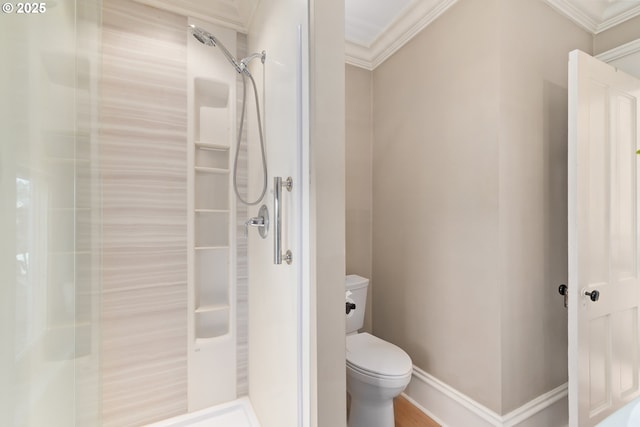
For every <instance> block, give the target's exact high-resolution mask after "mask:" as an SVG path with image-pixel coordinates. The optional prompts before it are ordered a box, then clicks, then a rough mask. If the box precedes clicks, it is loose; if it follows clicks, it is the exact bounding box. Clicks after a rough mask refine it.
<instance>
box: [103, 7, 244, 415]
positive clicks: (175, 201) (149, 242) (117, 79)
mask: <svg viewBox="0 0 640 427" xmlns="http://www.w3.org/2000/svg"><path fill="white" fill-rule="evenodd" d="M186 22H187V21H186V18H185V17H181V16H178V15H174V14H171V13H167V12H163V11H159V10H156V9H153V8H150V7H147V6H143V5H139V4H136V3H133V2H131V1H125V0H104V2H103V29H102V43H103V45H102V50H103V58H102V70H101V81H100V95H101V106H100V119H99V120H100V124H101V127H100V165H101V166H100V173H101V184H102V202H103V211H102V223H103V231H102V233H103V235H102V238H103V248H102V288H103V290H102V295H101V313H102V314H101V329H102V331H101V335H102V338H101V340H102V341H101V352H102V353H101V358H102V385H101V386H102V419H103V425H104V426H105V427H108V426H123V425H139V424H145V423H148V422H152V421H157V420H162V419H165V418H169V417H172V416H175V415H180V414H182V413H185V412H186V411H187V188H186V186H187V167H186V163H187V115H186V114H187V113H186V112H187V88H186V79H187V70H186V40H187V39H186V38H187V36H188V33H187V31H186V27H187V25H186ZM238 42H239V44H238V46H239V47H238V48H239V50H240V49H244V50H246V37H245V36H239V38H238ZM238 94H239V95H238V96H241V93H240V91H238ZM240 164H241V166H244V167H246V152H244V153H243V152H241V153H240ZM243 170H244V169H243ZM239 181H240V184H241V191H246V178H244V177H241V179H240V180H239ZM237 214H238V215H237V221H236V223H237V227H238V233H237V235H238V242H237V243H238V245H237V250H238V253H237V256H238V271H237V277H238V289H237V298H238V302H237V303H238V306H237V311H238V317H239V319H238V324H237V332H238V344H237V345H238V377H237V381H238V385H237V390H238V394H239V395H243V394H246V393H247V311H248V310H247V305H248V301H247V283H248V278H247V258H246V257H247V255H246V254H247V248H246V239H245V238H244V234H243V231H244V230H243V229H241V227H242V224H243V218H244V217H245V216H246V208H245V207H241V206H239V207H238V212H237Z"/></svg>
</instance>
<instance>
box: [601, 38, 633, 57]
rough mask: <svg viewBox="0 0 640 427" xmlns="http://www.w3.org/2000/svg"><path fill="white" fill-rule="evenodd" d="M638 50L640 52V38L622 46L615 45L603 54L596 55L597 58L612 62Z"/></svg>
mask: <svg viewBox="0 0 640 427" xmlns="http://www.w3.org/2000/svg"><path fill="white" fill-rule="evenodd" d="M638 52H640V39H636V40H633V41H630V42H629V43H625V44H623V45H622V46H618V47H614V48H613V49H610V50H608V51H606V52H602V53H601V54H599V55H596V58H597V59H599V60H600V61H602V62H611V61H615V60H616V59H620V58H624V57H625V56H628V55H633V54H634V53H638Z"/></svg>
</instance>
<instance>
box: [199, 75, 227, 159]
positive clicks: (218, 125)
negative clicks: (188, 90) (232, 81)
mask: <svg viewBox="0 0 640 427" xmlns="http://www.w3.org/2000/svg"><path fill="white" fill-rule="evenodd" d="M194 85H195V87H194V101H195V105H196V115H195V117H194V118H195V121H196V122H195V129H194V130H195V140H196V143H205V144H212V145H217V144H221V145H225V146H227V147H228V145H229V114H230V109H229V85H228V84H226V83H222V82H219V81H216V80H211V79H205V78H202V77H196V78H195V81H194Z"/></svg>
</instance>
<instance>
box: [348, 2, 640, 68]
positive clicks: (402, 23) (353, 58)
mask: <svg viewBox="0 0 640 427" xmlns="http://www.w3.org/2000/svg"><path fill="white" fill-rule="evenodd" d="M457 1H458V0H429V1H427V0H414V1H413V2H411V4H410V5H409V6H407V8H406V9H405V10H404V11H403V12H402V14H401V15H400V16H399V17H398V18H397V19H396V20H394V22H393V23H392V24H391V25H389V27H387V28H386V29H385V30H384V31H383V32H382V33H381V35H380V36H379V37H378V38H377V39H376V40H375V41H374V42H373V43H372V44H371V45H369V46H362V45H359V44H355V43H352V42H349V41H347V42H346V43H345V62H346V63H347V64H350V65H354V66H356V67H360V68H364V69H366V70H370V71H371V70H374V69H375V68H376V67H378V66H379V65H380V64H382V63H383V62H384V61H385V60H386V59H387V58H389V57H390V56H391V55H393V54H394V53H395V52H396V51H397V50H398V49H400V48H401V47H402V46H404V45H405V44H406V43H407V42H408V41H409V40H411V39H412V38H413V37H415V36H416V35H417V34H418V33H419V32H420V31H422V30H423V29H425V28H426V27H427V26H428V25H429V24H431V23H432V22H433V21H435V20H436V19H438V17H440V15H442V14H443V13H444V12H446V11H447V10H448V9H449V8H450V7H451V6H453V5H454V4H455V3H456V2H457ZM544 1H545V3H547V4H548V5H549V6H550V7H551V8H553V9H554V10H556V11H557V12H559V13H560V14H562V15H564V16H566V17H567V18H569V19H570V20H571V21H573V22H574V23H575V24H577V25H578V26H580V27H582V28H583V29H585V30H587V31H589V32H590V33H592V34H598V33H601V32H603V31H606V30H608V29H610V28H612V27H615V26H616V25H618V24H621V23H622V22H625V21H627V20H629V19H631V18H635V17H636V16H640V5H638V6H636V7H634V8H632V9H629V10H628V11H626V12H624V13H621V14H619V15H616V16H614V17H612V18H610V19H608V20H606V21H604V22H601V23H598V22H596V21H595V20H594V19H593V18H591V17H590V16H589V15H587V14H586V13H585V12H583V11H582V10H581V9H579V8H578V7H576V6H575V5H574V4H573V3H571V2H569V1H568V0H544Z"/></svg>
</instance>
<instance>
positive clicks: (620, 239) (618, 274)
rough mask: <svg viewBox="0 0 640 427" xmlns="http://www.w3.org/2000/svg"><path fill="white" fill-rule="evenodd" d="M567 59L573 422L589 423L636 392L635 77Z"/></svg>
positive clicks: (638, 89) (638, 93)
mask: <svg viewBox="0 0 640 427" xmlns="http://www.w3.org/2000/svg"><path fill="white" fill-rule="evenodd" d="M569 58H570V59H569V165H568V167H569V177H568V178H569V179H568V182H569V207H568V210H569V313H568V314H569V425H570V426H571V427H578V426H579V427H588V426H593V425H595V424H596V423H598V422H599V421H601V420H602V419H604V418H605V417H606V416H607V415H609V414H610V413H612V412H614V411H615V410H616V409H618V408H620V407H621V406H624V404H625V403H626V402H628V401H630V400H631V399H633V398H634V397H637V396H638V395H639V394H640V393H639V367H640V363H639V361H640V349H639V345H638V344H639V337H638V334H639V331H640V328H639V327H638V326H639V323H638V322H639V320H640V318H639V315H638V306H639V305H640V304H639V301H638V299H639V295H640V294H639V291H638V286H639V285H640V280H639V275H638V274H639V273H638V256H639V250H638V249H639V245H640V229H639V228H638V215H640V210H639V209H638V208H639V206H640V205H639V198H638V191H639V188H638V184H639V183H640V180H639V175H638V155H636V150H637V149H638V148H640V137H639V131H638V123H639V122H640V113H639V110H638V99H639V98H640V80H638V79H636V78H634V77H631V76H629V75H627V74H625V73H623V72H621V71H617V70H616V69H615V68H613V67H611V66H609V65H607V64H605V63H603V62H600V61H598V60H597V59H595V58H593V57H591V56H589V55H587V54H585V53H583V52H580V51H573V52H571V54H570V57H569ZM596 292H597V293H598V294H599V295H598V296H599V299H598V300H597V301H595V302H594V301H592V297H593V299H596V298H595V296H596V294H595V293H596ZM587 293H591V295H587Z"/></svg>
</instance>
